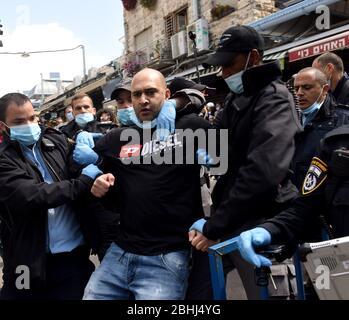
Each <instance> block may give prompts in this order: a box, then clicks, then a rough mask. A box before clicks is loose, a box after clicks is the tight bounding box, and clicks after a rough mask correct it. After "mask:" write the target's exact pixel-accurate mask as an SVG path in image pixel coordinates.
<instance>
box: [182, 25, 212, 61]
mask: <svg viewBox="0 0 349 320" xmlns="http://www.w3.org/2000/svg"><path fill="white" fill-rule="evenodd" d="M190 31H191V32H193V33H195V34H196V46H197V49H198V52H202V51H205V50H208V49H209V46H210V41H209V34H208V22H207V20H205V19H199V20H197V21H195V22H194V23H192V24H190V25H188V26H187V34H188V33H189V32H190ZM187 45H188V56H192V55H193V54H194V47H193V41H192V40H190V38H189V37H188V39H187Z"/></svg>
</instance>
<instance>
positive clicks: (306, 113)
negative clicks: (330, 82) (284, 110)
mask: <svg viewBox="0 0 349 320" xmlns="http://www.w3.org/2000/svg"><path fill="white" fill-rule="evenodd" d="M322 90H323V89H322ZM321 95H322V91H321V93H320V95H319V97H318V98H317V100H316V101H315V102H314V103H313V104H312V105H311V106H310V107H308V108H307V109H305V110H302V122H303V126H306V125H307V124H308V123H309V122H310V121H311V120H313V119H314V117H315V116H316V111H319V110H320V108H321V106H322V105H323V103H324V101H325V100H324V101H322V102H318V100H319V99H320V97H321Z"/></svg>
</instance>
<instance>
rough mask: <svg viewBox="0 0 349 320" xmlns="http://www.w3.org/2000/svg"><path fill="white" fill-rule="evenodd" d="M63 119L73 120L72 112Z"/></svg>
mask: <svg viewBox="0 0 349 320" xmlns="http://www.w3.org/2000/svg"><path fill="white" fill-rule="evenodd" d="M65 117H66V118H67V121H72V120H74V115H73V113H72V112H68V113H67V114H66V116H65Z"/></svg>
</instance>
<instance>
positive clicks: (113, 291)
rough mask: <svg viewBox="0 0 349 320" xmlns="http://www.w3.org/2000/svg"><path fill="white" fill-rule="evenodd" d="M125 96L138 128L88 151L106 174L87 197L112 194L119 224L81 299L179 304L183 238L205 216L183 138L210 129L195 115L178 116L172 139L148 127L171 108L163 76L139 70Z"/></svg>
mask: <svg viewBox="0 0 349 320" xmlns="http://www.w3.org/2000/svg"><path fill="white" fill-rule="evenodd" d="M131 92H132V102H133V105H134V108H135V112H136V115H137V119H138V121H136V125H135V126H133V127H130V128H118V129H115V130H113V131H112V132H110V133H109V134H107V135H106V136H104V137H103V138H101V139H100V140H99V142H98V143H97V145H96V147H95V148H94V151H95V152H97V154H98V155H99V156H100V159H102V162H101V165H100V166H101V167H102V169H103V171H104V172H109V173H108V174H106V175H103V176H101V177H99V178H98V181H96V183H95V185H94V187H93V188H92V193H93V194H94V195H95V196H97V197H102V196H104V195H105V194H106V193H107V192H108V191H109V192H111V193H113V195H114V196H115V201H116V202H117V203H118V204H119V212H120V213H121V214H120V216H121V221H120V226H119V230H118V234H117V237H116V240H115V243H114V244H112V245H111V247H110V248H109V250H108V251H107V253H106V255H105V257H104V259H103V260H102V263H101V266H100V267H99V268H98V270H97V271H96V272H95V273H94V274H93V275H92V277H91V279H90V282H89V284H88V285H87V287H86V289H85V296H84V299H103V300H106V299H132V298H135V299H136V300H152V299H156V300H177V299H183V298H184V297H185V292H186V288H187V280H188V273H189V268H188V264H189V256H190V243H189V242H188V235H187V233H188V229H189V227H190V226H191V224H192V223H193V222H194V221H196V220H197V219H199V218H200V217H203V210H202V205H201V194H200V176H199V171H200V165H199V164H198V163H197V161H196V160H195V157H194V154H195V152H196V150H197V141H196V139H194V138H193V137H194V135H191V134H188V132H192V133H194V132H195V133H196V134H199V135H200V137H201V136H202V137H204V139H205V137H206V134H205V129H208V128H209V124H208V122H207V121H205V120H203V119H202V118H200V117H198V116H197V115H195V114H190V115H184V116H182V117H181V118H180V119H177V121H176V131H175V133H174V134H171V135H170V136H168V138H167V139H166V140H165V141H161V140H160V139H157V135H156V132H155V129H154V128H155V126H156V119H157V116H158V114H159V112H160V110H161V108H162V107H163V106H164V104H168V103H174V102H173V101H171V100H167V99H168V98H169V96H170V92H169V90H168V89H167V88H166V82H165V79H164V77H163V76H162V74H161V73H159V72H158V71H156V70H152V69H144V70H143V71H141V72H139V73H138V74H137V75H136V76H135V77H134V79H133V82H132V86H131ZM181 129H183V130H181ZM185 129H191V131H186V132H184V130H185ZM200 130H201V131H200ZM153 133H155V134H153ZM199 140H200V138H199ZM115 179H116V183H115V185H114V181H115ZM109 189H110V190H109ZM101 214H103V213H101Z"/></svg>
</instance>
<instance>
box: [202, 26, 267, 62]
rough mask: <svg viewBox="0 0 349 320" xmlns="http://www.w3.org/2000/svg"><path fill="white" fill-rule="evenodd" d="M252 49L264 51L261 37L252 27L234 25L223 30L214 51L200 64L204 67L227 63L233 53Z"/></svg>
mask: <svg viewBox="0 0 349 320" xmlns="http://www.w3.org/2000/svg"><path fill="white" fill-rule="evenodd" d="M253 49H257V50H259V51H264V40H263V37H262V36H261V35H260V34H259V33H258V32H257V31H256V30H255V29H254V28H252V27H249V26H234V27H230V28H229V29H227V30H225V31H224V32H223V34H222V36H221V38H220V40H219V44H218V48H217V50H216V52H215V53H213V54H212V55H211V56H209V57H208V58H207V59H206V61H204V63H203V64H202V65H203V67H204V68H209V67H211V66H223V65H225V64H228V63H229V62H230V61H231V60H232V58H233V56H234V53H243V52H249V51H251V50H253Z"/></svg>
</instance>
